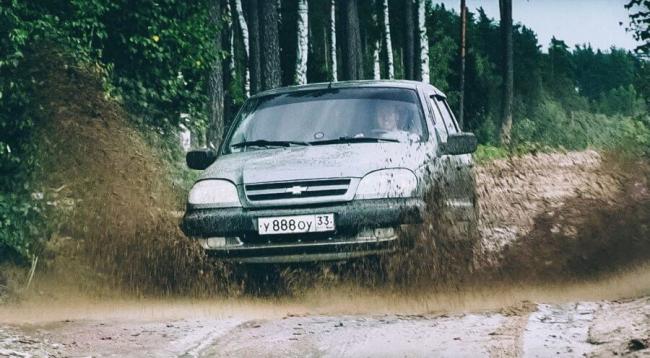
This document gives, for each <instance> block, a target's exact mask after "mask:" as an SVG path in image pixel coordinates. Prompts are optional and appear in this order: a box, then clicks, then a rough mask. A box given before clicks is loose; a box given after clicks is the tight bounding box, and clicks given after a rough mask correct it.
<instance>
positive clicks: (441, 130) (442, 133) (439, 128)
mask: <svg viewBox="0 0 650 358" xmlns="http://www.w3.org/2000/svg"><path fill="white" fill-rule="evenodd" d="M436 101H437V100H436V98H435V96H431V97H429V104H430V105H431V110H432V111H433V120H434V125H435V128H436V132H437V133H438V136H439V137H440V141H442V142H443V143H444V142H446V141H447V128H446V126H445V123H444V122H443V118H442V113H440V109H438V105H437V104H436Z"/></svg>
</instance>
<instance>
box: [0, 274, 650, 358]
mask: <svg viewBox="0 0 650 358" xmlns="http://www.w3.org/2000/svg"><path fill="white" fill-rule="evenodd" d="M649 286H650V267H644V268H641V269H639V270H635V271H631V272H628V273H626V274H624V275H620V276H617V277H612V278H610V279H606V280H602V281H599V282H594V283H589V284H582V285H573V286H572V287H546V288H542V287H537V288H534V287H519V288H514V287H511V288H509V289H505V288H504V289H500V290H483V291H481V292H479V291H462V292H461V291H459V292H456V293H448V294H440V293H438V294H429V295H420V296H414V297H411V298H407V297H396V296H393V295H389V294H381V293H372V292H356V295H352V294H351V293H352V291H348V292H346V291H345V290H343V292H338V293H337V292H327V293H324V292H320V293H318V294H313V295H308V296H305V297H301V298H292V299H277V300H271V301H269V300H259V299H246V298H242V299H239V300H235V299H233V300H227V301H219V300H213V301H209V300H208V301H170V300H166V301H154V300H141V301H91V300H83V299H67V300H59V301H56V302H54V303H52V302H50V303H46V302H45V301H44V300H43V299H36V300H33V301H30V302H26V303H24V304H23V305H21V306H20V307H13V308H11V309H10V308H2V309H0V356H9V357H29V356H53V357H88V356H95V357H108V356H125V357H141V356H148V357H170V356H179V357H222V356H223V357H240V356H269V357H287V356H289V357H303V356H316V357H320V356H325V357H357V356H395V357H396V356H400V357H402V356H442V357H458V356H467V357H518V356H524V357H551V356H558V355H559V356H571V357H582V356H585V355H586V356H603V357H609V356H613V355H630V356H648V355H650V349H648V348H647V347H648V344H649V343H650V342H649V338H650V297H645V298H637V299H618V300H603V299H598V300H594V299H593V298H602V297H603V295H604V296H619V295H630V296H638V295H642V294H644V293H645V294H649V293H650V287H649ZM337 296H338V297H337ZM569 297H584V298H589V299H587V300H581V301H567V298H569ZM529 299H538V300H540V302H555V303H534V302H532V301H530V300H529Z"/></svg>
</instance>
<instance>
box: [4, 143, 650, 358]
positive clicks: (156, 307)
mask: <svg viewBox="0 0 650 358" xmlns="http://www.w3.org/2000/svg"><path fill="white" fill-rule="evenodd" d="M602 163H603V159H602V158H601V156H600V155H599V154H597V153H595V152H582V153H568V154H542V155H538V156H528V157H523V158H515V159H512V160H504V161H496V162H493V163H490V164H488V165H484V166H481V167H479V168H478V181H479V184H480V187H479V192H480V195H481V197H480V204H481V207H482V212H483V217H482V218H481V233H482V241H481V244H480V247H479V250H478V251H477V253H476V260H475V261H476V266H477V269H476V271H475V272H474V273H473V276H472V279H471V280H468V281H466V282H464V283H463V284H451V285H449V284H448V282H447V285H446V286H436V285H430V286H427V285H426V284H425V285H422V281H418V282H419V283H420V286H418V287H417V288H414V287H410V288H409V287H406V288H403V289H402V288H400V286H399V285H397V286H393V285H385V286H382V285H374V286H373V285H369V284H367V283H365V282H363V279H357V280H356V281H355V280H350V279H349V278H348V279H341V278H338V280H335V281H328V280H322V279H320V281H319V279H315V280H313V281H312V284H310V285H307V286H305V287H302V288H299V289H298V290H294V291H290V292H289V293H288V294H281V295H276V296H273V295H272V296H271V297H269V296H263V297H260V296H256V295H250V294H245V295H234V296H225V298H224V297H221V296H217V297H215V298H211V299H205V298H204V299H194V300H190V299H178V298H177V299H143V298H133V295H131V296H127V297H126V298H124V297H120V296H119V295H116V296H115V297H114V296H110V295H109V296H107V297H104V296H101V297H103V298H89V297H93V296H92V295H85V294H84V293H83V292H81V293H77V291H75V289H73V288H70V289H69V288H68V287H66V288H60V287H59V288H57V286H56V285H54V289H52V287H51V285H50V286H41V285H39V282H38V280H37V281H36V282H35V283H34V287H33V288H32V294H31V295H27V296H26V297H24V298H23V299H22V300H21V301H19V302H17V303H10V304H5V305H0V356H9V357H29V356H54V357H87V356H99V357H107V356H127V357H140V356H150V357H169V356H181V357H213V356H217V357H218V356H233V357H239V356H283V357H284V356H301V357H302V356H330V357H339V356H348V357H353V356H354V357H356V356H443V357H457V356H467V357H477V356H478V357H480V356H486V357H517V356H525V357H551V356H570V357H582V356H596V357H609V356H614V355H623V356H625V355H629V356H650V349H649V348H648V346H649V345H650V266H649V264H648V263H650V228H648V222H649V221H650V220H649V218H650V215H649V212H650V211H649V210H648V208H650V205H648V203H650V200H649V196H650V195H649V192H648V182H647V177H646V176H644V175H639V176H634V175H632V176H631V177H630V176H629V175H627V176H626V175H623V174H621V173H622V171H621V170H619V169H620V168H614V169H611V168H609V169H607V170H604V169H603V168H602ZM319 282H320V283H322V284H319ZM332 282H333V283H332ZM424 282H425V283H426V282H427V281H426V280H424ZM452 283H453V281H452ZM45 287H49V289H46V288H45Z"/></svg>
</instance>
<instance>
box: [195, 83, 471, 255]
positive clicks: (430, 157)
mask: <svg viewBox="0 0 650 358" xmlns="http://www.w3.org/2000/svg"><path fill="white" fill-rule="evenodd" d="M391 111H392V112H391ZM387 112H388V114H386V113H387ZM377 116H379V117H382V118H385V117H390V118H388V119H386V121H387V122H389V121H390V120H395V121H396V123H397V124H395V125H394V127H392V128H390V127H389V130H386V129H385V128H384V127H382V128H379V129H377V128H375V127H373V126H376V125H377V123H376V122H380V120H379V121H375V117H377ZM286 118H289V119H286ZM382 125H383V124H382V123H380V124H379V126H380V127H381V126H382ZM280 139H282V140H280ZM475 147H476V141H475V138H474V137H473V135H471V134H468V133H461V132H460V130H459V128H458V125H457V123H456V121H455V119H454V117H453V114H452V113H451V111H450V110H449V106H448V105H447V103H446V99H445V96H444V94H442V93H441V92H440V91H438V90H437V89H436V88H434V87H433V86H430V85H427V84H424V83H421V82H412V81H354V82H338V83H324V84H312V85H306V86H298V87H288V88H280V89H275V90H271V91H267V92H263V93H260V94H257V95H256V96H253V97H252V98H250V99H249V100H248V101H247V103H246V104H245V105H244V107H243V109H242V111H240V113H239V114H238V115H237V118H236V119H235V120H234V122H233V125H232V126H231V128H230V130H229V131H228V134H227V135H226V140H225V141H224V143H223V144H222V145H221V147H220V149H219V151H218V152H213V151H210V150H198V151H192V152H190V153H188V156H187V162H188V165H189V166H190V167H192V168H194V169H206V170H205V171H204V172H203V173H202V175H201V176H200V178H199V179H198V180H197V182H196V183H195V185H194V187H193V188H192V190H191V192H190V195H189V199H188V205H187V211H186V214H185V216H184V218H183V223H182V229H183V231H184V232H185V234H186V235H187V236H189V237H190V238H194V239H198V240H199V241H200V243H201V245H202V246H203V247H204V248H205V249H206V250H207V251H208V252H209V253H210V254H213V255H215V256H219V257H222V258H225V259H231V260H235V261H240V262H253V263H270V262H300V261H321V260H341V259H349V258H353V257H359V256H364V255H371V254H378V253H383V252H388V251H392V250H394V248H395V245H396V244H397V243H398V241H399V240H398V234H397V232H398V229H399V228H400V226H403V225H412V224H418V223H420V222H422V218H423V215H424V211H425V206H426V204H425V201H424V195H425V193H426V192H427V191H428V190H430V189H431V188H432V186H435V185H438V186H439V188H440V189H441V191H442V192H444V193H445V202H446V203H448V204H449V206H450V207H451V208H452V209H454V210H455V211H457V212H458V215H456V216H457V217H458V218H462V217H467V215H465V214H464V213H463V212H464V211H465V212H466V211H468V210H473V207H474V192H475V190H474V179H473V176H472V173H471V170H470V167H471V164H472V163H471V156H470V155H469V153H471V152H472V151H474V149H475ZM440 183H444V184H440Z"/></svg>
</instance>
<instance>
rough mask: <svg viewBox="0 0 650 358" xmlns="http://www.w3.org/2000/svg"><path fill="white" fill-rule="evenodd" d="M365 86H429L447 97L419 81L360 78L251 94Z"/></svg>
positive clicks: (262, 95) (439, 94) (280, 88)
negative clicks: (358, 79)
mask: <svg viewBox="0 0 650 358" xmlns="http://www.w3.org/2000/svg"><path fill="white" fill-rule="evenodd" d="M364 87H392V88H409V89H417V88H421V87H424V88H428V89H430V90H432V91H433V92H434V93H435V94H436V95H437V96H441V97H446V96H445V94H444V93H442V92H441V91H440V90H439V89H437V88H436V87H434V86H432V85H430V84H428V83H424V82H418V81H408V80H360V81H336V82H319V83H309V84H306V85H299V86H288V87H278V88H274V89H270V90H266V91H262V92H259V93H256V94H255V95H253V96H251V98H256V97H264V96H268V95H275V94H282V93H290V92H299V91H310V90H319V89H329V88H364Z"/></svg>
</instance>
